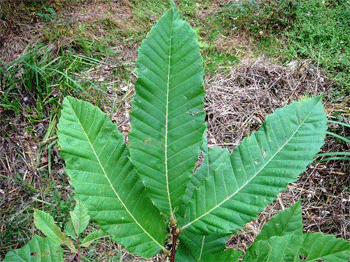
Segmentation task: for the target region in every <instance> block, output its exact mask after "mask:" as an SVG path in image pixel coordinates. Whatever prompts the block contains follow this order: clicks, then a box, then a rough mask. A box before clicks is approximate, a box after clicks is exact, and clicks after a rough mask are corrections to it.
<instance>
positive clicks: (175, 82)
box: [129, 7, 205, 216]
mask: <svg viewBox="0 0 350 262" xmlns="http://www.w3.org/2000/svg"><path fill="white" fill-rule="evenodd" d="M201 62H202V61H201V56H200V53H199V47H198V44H197V42H196V36H195V33H194V31H193V30H192V29H191V27H190V25H189V24H188V23H187V22H185V21H184V20H181V19H180V17H179V14H178V12H177V10H176V8H175V7H173V8H172V9H170V10H169V11H168V12H167V13H166V14H165V15H164V16H163V17H162V18H161V19H160V20H159V21H158V22H157V24H156V25H155V26H154V27H153V28H152V30H151V31H150V32H149V34H148V35H147V38H146V40H144V41H143V43H142V45H141V47H140V49H139V58H138V61H137V74H138V79H137V81H136V83H135V91H136V94H135V96H134V100H133V104H132V112H131V114H130V118H131V131H132V132H131V134H130V135H129V139H130V155H131V161H132V162H133V163H134V165H135V167H136V168H137V169H138V175H139V176H140V178H141V179H142V181H143V183H144V185H145V186H146V188H147V192H148V193H149V195H150V196H151V198H152V201H153V203H154V204H155V205H156V206H157V207H158V209H159V210H160V211H161V212H162V213H164V214H166V215H168V216H174V210H175V209H177V207H178V206H179V205H180V204H181V201H182V198H183V195H184V193H185V190H186V187H187V185H188V183H189V182H190V179H191V175H192V172H193V169H194V167H195V163H196V160H197V158H198V155H199V148H200V145H201V140H202V135H203V132H204V129H205V124H204V118H205V113H204V111H203V104H204V103H203V101H204V95H205V92H204V88H203V86H202V84H203V80H202V78H203V68H202V65H201Z"/></svg>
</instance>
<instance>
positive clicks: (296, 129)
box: [182, 97, 326, 234]
mask: <svg viewBox="0 0 350 262" xmlns="http://www.w3.org/2000/svg"><path fill="white" fill-rule="evenodd" d="M321 100H322V99H321V97H316V98H313V99H310V100H307V101H301V102H294V103H292V104H291V105H289V106H286V107H284V108H283V109H280V110H276V111H275V113H274V114H273V115H271V116H268V117H267V119H266V122H265V123H264V124H263V126H262V127H261V128H260V129H259V130H258V131H256V132H254V133H253V134H252V135H251V136H250V137H249V138H246V139H244V140H243V141H242V143H241V144H240V145H239V146H237V147H236V148H235V150H234V151H233V153H232V154H231V155H228V150H227V149H221V148H213V149H209V151H208V154H207V156H204V158H205V157H208V158H209V163H211V165H216V166H217V167H216V168H215V169H213V170H212V171H210V174H209V176H208V175H207V174H206V173H205V172H207V171H206V170H207V169H206V170H203V171H202V172H204V173H203V174H196V175H198V176H200V177H205V179H203V182H202V183H201V185H199V186H198V187H197V188H196V189H195V190H194V193H193V196H192V200H191V201H190V202H189V206H188V209H187V212H186V216H185V222H184V225H183V227H182V229H186V228H188V229H190V230H191V231H193V232H196V233H198V234H227V233H230V232H234V231H236V230H238V229H240V228H242V227H243V225H244V224H245V223H247V222H250V221H252V220H254V219H255V218H256V217H257V214H258V213H259V212H261V211H263V210H264V209H265V207H266V205H267V204H269V203H271V202H272V201H273V200H274V199H275V198H276V196H277V194H278V193H279V192H281V191H283V190H285V189H286V185H287V184H288V183H290V182H292V181H295V180H296V179H297V176H298V175H299V174H300V173H301V172H303V171H305V169H306V166H307V165H308V164H309V163H311V162H312V160H313V156H314V155H315V154H316V153H317V152H318V151H319V150H320V147H321V146H322V145H323V141H324V137H325V131H326V115H325V112H324V109H323V106H322V102H321ZM223 159H224V161H223ZM218 161H220V163H216V162H218ZM198 171H200V170H198Z"/></svg>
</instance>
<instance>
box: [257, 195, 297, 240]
mask: <svg viewBox="0 0 350 262" xmlns="http://www.w3.org/2000/svg"><path fill="white" fill-rule="evenodd" d="M302 233H303V219H302V216H301V207H300V200H299V201H298V202H296V203H295V204H294V205H292V206H291V207H289V208H287V209H285V210H283V211H281V212H279V213H277V214H276V215H275V216H273V217H272V218H271V219H270V220H269V222H268V223H267V224H265V225H264V227H263V228H262V229H261V232H260V234H259V235H258V236H257V237H256V238H255V240H254V242H256V241H259V240H267V239H269V238H270V237H274V236H284V235H288V234H302Z"/></svg>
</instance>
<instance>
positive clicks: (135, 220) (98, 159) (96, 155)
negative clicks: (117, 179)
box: [71, 106, 166, 250]
mask: <svg viewBox="0 0 350 262" xmlns="http://www.w3.org/2000/svg"><path fill="white" fill-rule="evenodd" d="M71 108H72V110H73V112H74V114H75V116H76V119H78V122H79V125H80V127H81V129H82V130H83V132H84V135H85V136H86V140H87V141H88V143H89V145H90V147H91V149H92V151H93V153H94V155H95V157H96V159H97V162H98V164H99V166H100V167H101V170H102V172H103V175H104V177H105V178H106V179H107V181H108V184H109V186H110V187H111V188H112V190H113V193H114V194H115V195H116V197H117V198H118V200H119V202H120V203H121V204H122V206H123V207H124V209H125V210H126V212H127V213H128V214H129V216H130V217H131V218H132V220H134V222H135V224H136V225H137V226H139V227H140V228H141V230H142V231H143V232H144V233H145V234H146V235H147V236H148V237H149V238H150V239H151V240H152V241H153V242H155V243H156V244H157V245H158V246H159V247H160V248H161V249H163V250H166V249H165V248H164V247H163V246H162V245H161V244H160V243H159V242H158V241H157V240H156V239H154V238H153V236H152V235H150V234H149V233H148V232H147V231H146V230H145V229H144V227H143V226H142V225H141V224H140V223H139V222H138V221H137V219H136V218H135V217H134V216H133V215H132V213H131V212H130V210H129V209H128V208H127V207H126V205H125V204H124V202H123V201H122V200H121V198H120V196H119V194H118V193H117V191H116V190H115V189H114V187H113V185H112V183H111V181H110V179H109V178H108V176H107V173H106V171H105V168H104V166H103V165H102V163H101V161H100V158H99V157H98V154H97V153H96V151H95V148H94V147H93V144H92V143H91V141H90V139H89V136H88V134H87V133H86V132H85V129H84V127H83V125H82V122H81V121H80V118H79V117H78V115H77V114H76V112H75V110H74V109H73V107H72V106H71Z"/></svg>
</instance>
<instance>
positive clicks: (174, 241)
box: [169, 224, 179, 262]
mask: <svg viewBox="0 0 350 262" xmlns="http://www.w3.org/2000/svg"><path fill="white" fill-rule="evenodd" d="M171 228H172V231H171V234H172V235H173V239H172V246H171V253H170V257H169V261H170V262H175V254H176V248H177V239H178V237H179V229H178V228H177V226H176V224H174V225H171Z"/></svg>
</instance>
